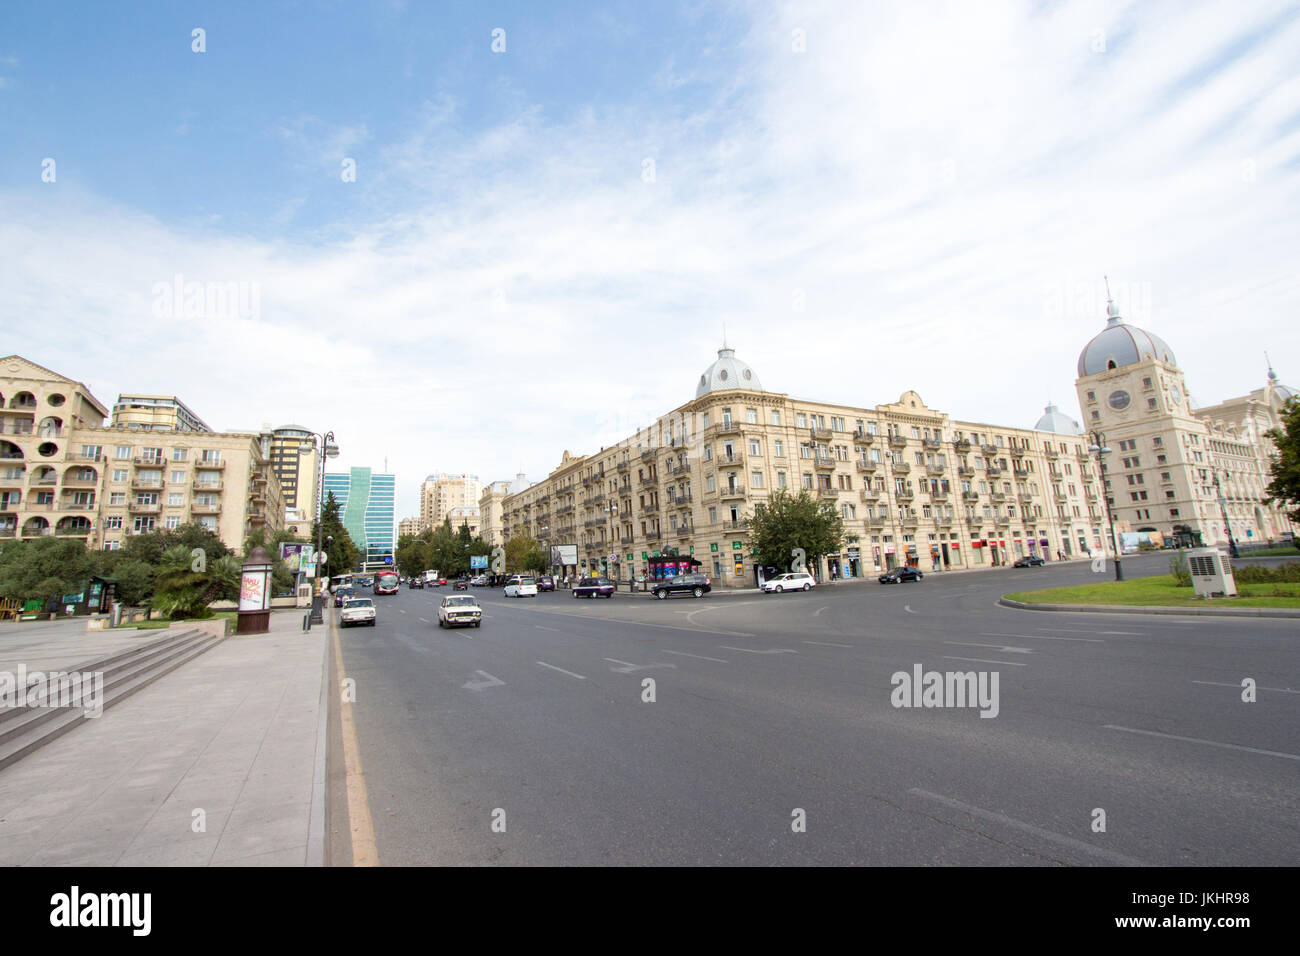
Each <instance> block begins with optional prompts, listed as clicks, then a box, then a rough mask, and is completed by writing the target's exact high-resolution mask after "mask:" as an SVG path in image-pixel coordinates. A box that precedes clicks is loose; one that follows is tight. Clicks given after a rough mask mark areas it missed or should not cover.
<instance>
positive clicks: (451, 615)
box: [438, 594, 483, 627]
mask: <svg viewBox="0 0 1300 956" xmlns="http://www.w3.org/2000/svg"><path fill="white" fill-rule="evenodd" d="M482 623H483V609H482V608H481V607H479V606H478V600H477V599H476V598H475V597H474V595H472V594H448V595H447V596H446V597H445V598H443V599H442V603H441V604H439V605H438V626H439V627H478V626H479V625H480V624H482Z"/></svg>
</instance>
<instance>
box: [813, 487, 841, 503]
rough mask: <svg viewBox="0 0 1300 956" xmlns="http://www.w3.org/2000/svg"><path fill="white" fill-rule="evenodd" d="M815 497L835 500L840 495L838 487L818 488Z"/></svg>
mask: <svg viewBox="0 0 1300 956" xmlns="http://www.w3.org/2000/svg"><path fill="white" fill-rule="evenodd" d="M817 497H818V498H823V499H826V500H828V501H836V500H838V499H839V497H840V492H839V489H838V488H818V489H817Z"/></svg>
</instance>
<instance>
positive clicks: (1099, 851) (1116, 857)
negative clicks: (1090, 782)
mask: <svg viewBox="0 0 1300 956" xmlns="http://www.w3.org/2000/svg"><path fill="white" fill-rule="evenodd" d="M907 792H908V793H912V794H915V795H916V796H918V797H925V799H927V800H933V801H935V802H936V803H942V804H943V805H944V806H946V807H951V808H952V809H954V810H960V811H961V812H962V813H969V814H970V815H971V816H973V817H979V818H980V819H981V820H989V821H991V822H993V823H1001V824H1002V825H1004V826H1008V827H1011V828H1012V829H1015V830H1020V831H1021V832H1023V833H1029V834H1032V835H1033V836H1036V837H1038V838H1039V839H1042V840H1048V841H1050V842H1052V843H1059V844H1061V845H1062V846H1068V847H1070V848H1072V849H1075V850H1078V851H1079V852H1080V853H1089V854H1091V855H1093V856H1097V857H1101V858H1102V859H1105V860H1110V861H1112V862H1114V863H1122V864H1124V865H1125V866H1145V865H1146V864H1145V863H1143V862H1142V861H1141V860H1136V859H1134V858H1133V857H1131V856H1125V855H1124V854H1123V853H1116V852H1115V851H1114V850H1107V849H1105V848H1104V847H1099V846H1093V845H1092V844H1091V843H1085V842H1083V841H1082V840H1076V839H1075V838H1074V837H1068V836H1066V835H1065V834H1063V833H1055V832H1053V831H1051V830H1044V829H1043V828H1042V827H1036V826H1034V825H1033V824H1032V823H1025V822H1024V821H1023V820H1017V819H1015V818H1014V817H1009V816H1007V815H1006V814H1003V813H993V812H992V811H990V810H984V809H981V808H980V807H974V806H971V805H970V804H969V803H962V802H961V801H960V800H954V799H952V797H942V796H940V795H939V794H937V793H930V792H929V791H928V790H918V789H916V788H915V787H914V788H912V789H911V790H909V791H907Z"/></svg>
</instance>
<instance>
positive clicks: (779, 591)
mask: <svg viewBox="0 0 1300 956" xmlns="http://www.w3.org/2000/svg"><path fill="white" fill-rule="evenodd" d="M773 590H774V591H776V593H777V594H780V593H781V592H782V590H784V589H783V588H782V587H781V585H779V584H778V585H777V586H776V587H775V588H773Z"/></svg>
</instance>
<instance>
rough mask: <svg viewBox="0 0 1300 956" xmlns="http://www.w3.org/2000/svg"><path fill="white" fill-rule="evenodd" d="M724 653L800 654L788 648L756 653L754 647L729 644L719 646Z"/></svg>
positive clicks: (775, 648)
mask: <svg viewBox="0 0 1300 956" xmlns="http://www.w3.org/2000/svg"><path fill="white" fill-rule="evenodd" d="M718 646H719V647H720V648H722V649H723V650H724V651H744V652H745V653H746V654H798V653H799V652H798V651H792V650H790V648H788V647H773V648H771V649H769V650H766V651H756V650H754V649H753V648H752V647H731V646H729V645H727V644H719V645H718Z"/></svg>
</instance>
